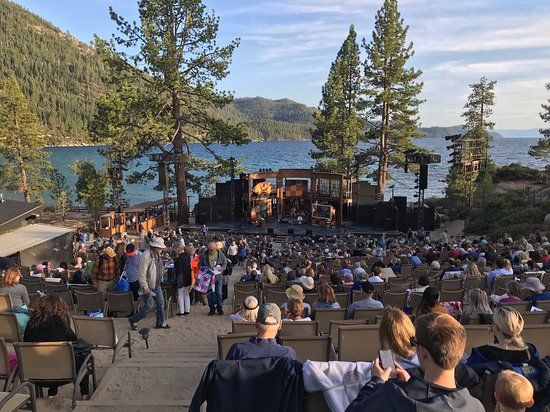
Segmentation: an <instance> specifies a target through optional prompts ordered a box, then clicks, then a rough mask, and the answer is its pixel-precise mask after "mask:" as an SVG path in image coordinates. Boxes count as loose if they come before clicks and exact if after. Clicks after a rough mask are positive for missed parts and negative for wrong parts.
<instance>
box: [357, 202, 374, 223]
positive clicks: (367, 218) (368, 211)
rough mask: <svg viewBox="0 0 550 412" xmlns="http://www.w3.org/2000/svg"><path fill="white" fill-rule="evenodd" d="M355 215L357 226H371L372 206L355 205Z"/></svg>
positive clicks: (372, 219) (372, 217)
mask: <svg viewBox="0 0 550 412" xmlns="http://www.w3.org/2000/svg"><path fill="white" fill-rule="evenodd" d="M356 210H357V212H356V213H357V215H356V218H355V221H356V223H357V224H358V225H359V226H372V225H373V221H374V206H372V205H357V209H356Z"/></svg>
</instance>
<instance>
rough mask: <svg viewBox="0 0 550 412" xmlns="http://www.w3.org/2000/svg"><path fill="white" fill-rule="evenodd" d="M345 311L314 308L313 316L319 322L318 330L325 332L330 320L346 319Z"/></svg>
mask: <svg viewBox="0 0 550 412" xmlns="http://www.w3.org/2000/svg"><path fill="white" fill-rule="evenodd" d="M346 312H347V310H346V309H316V310H315V314H314V316H315V320H316V321H317V322H319V331H320V332H321V333H327V332H328V327H329V323H330V321H331V320H344V319H346Z"/></svg>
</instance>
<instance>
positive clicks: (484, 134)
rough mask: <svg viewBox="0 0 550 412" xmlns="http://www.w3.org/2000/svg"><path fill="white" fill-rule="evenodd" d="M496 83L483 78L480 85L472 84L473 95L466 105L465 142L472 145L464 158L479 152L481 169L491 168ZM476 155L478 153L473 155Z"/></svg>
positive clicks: (464, 115) (463, 115)
mask: <svg viewBox="0 0 550 412" xmlns="http://www.w3.org/2000/svg"><path fill="white" fill-rule="evenodd" d="M496 83H497V82H496V81H494V80H487V78H486V77H482V78H481V79H480V80H479V82H478V83H473V84H470V89H471V93H470V95H469V96H468V101H467V102H466V104H465V105H464V109H466V110H465V111H464V113H462V117H463V118H464V119H465V122H464V128H465V129H466V130H467V132H466V134H465V136H464V140H466V141H469V142H475V144H472V143H470V145H469V148H466V152H467V153H464V154H463V157H465V158H468V156H469V154H470V153H469V151H473V152H478V154H480V155H481V162H480V166H481V167H480V169H482V170H484V169H486V168H487V167H488V166H489V160H490V159H489V147H490V145H491V141H492V137H491V135H490V133H489V130H493V128H494V127H495V123H494V122H492V121H491V120H489V117H490V116H491V115H492V114H493V109H492V106H494V104H495V91H494V90H495V85H496ZM473 154H476V153H473Z"/></svg>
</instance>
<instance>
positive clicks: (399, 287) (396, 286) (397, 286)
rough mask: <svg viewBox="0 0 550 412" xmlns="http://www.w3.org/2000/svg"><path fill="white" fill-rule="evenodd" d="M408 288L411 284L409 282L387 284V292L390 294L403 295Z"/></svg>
mask: <svg viewBox="0 0 550 412" xmlns="http://www.w3.org/2000/svg"><path fill="white" fill-rule="evenodd" d="M390 279H391V278H390ZM410 288H411V283H410V282H406V283H397V282H392V283H388V292H391V293H403V292H405V291H406V290H407V289H410Z"/></svg>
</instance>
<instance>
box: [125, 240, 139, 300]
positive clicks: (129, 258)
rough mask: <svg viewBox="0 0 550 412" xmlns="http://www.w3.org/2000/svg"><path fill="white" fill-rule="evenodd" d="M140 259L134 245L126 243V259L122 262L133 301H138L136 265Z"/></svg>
mask: <svg viewBox="0 0 550 412" xmlns="http://www.w3.org/2000/svg"><path fill="white" fill-rule="evenodd" d="M140 257H141V252H140V251H139V250H137V249H136V245H134V244H133V243H128V244H127V245H126V259H125V260H124V272H125V273H126V278H127V279H128V282H129V283H130V292H132V295H133V296H134V301H136V300H138V299H139V294H138V291H139V279H138V263H139V258H140Z"/></svg>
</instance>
